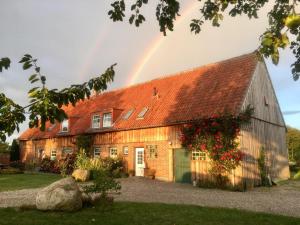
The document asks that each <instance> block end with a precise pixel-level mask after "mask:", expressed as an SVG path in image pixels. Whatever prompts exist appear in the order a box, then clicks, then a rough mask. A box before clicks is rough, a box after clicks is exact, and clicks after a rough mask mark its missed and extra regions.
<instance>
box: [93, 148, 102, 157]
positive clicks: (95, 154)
mask: <svg viewBox="0 0 300 225" xmlns="http://www.w3.org/2000/svg"><path fill="white" fill-rule="evenodd" d="M96 152H97V153H96ZM93 155H94V158H100V156H101V148H100V147H94V154H93Z"/></svg>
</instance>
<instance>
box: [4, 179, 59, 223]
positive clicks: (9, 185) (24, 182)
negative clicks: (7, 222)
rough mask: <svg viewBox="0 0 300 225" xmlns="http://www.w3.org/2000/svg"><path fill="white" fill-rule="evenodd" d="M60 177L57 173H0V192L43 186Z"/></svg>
mask: <svg viewBox="0 0 300 225" xmlns="http://www.w3.org/2000/svg"><path fill="white" fill-rule="evenodd" d="M61 178H62V177H61V176H60V175H58V174H47V173H32V174H26V173H25V174H0V192H1V191H13V190H19V189H25V188H38V187H44V186H47V185H49V184H51V183H52V182H54V181H56V180H59V179H61ZM0 224H1V221H0Z"/></svg>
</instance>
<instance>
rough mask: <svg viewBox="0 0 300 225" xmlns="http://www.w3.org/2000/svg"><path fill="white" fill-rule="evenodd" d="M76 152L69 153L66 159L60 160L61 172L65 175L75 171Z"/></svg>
mask: <svg viewBox="0 0 300 225" xmlns="http://www.w3.org/2000/svg"><path fill="white" fill-rule="evenodd" d="M76 157H77V156H76V154H74V153H73V154H67V156H66V157H65V158H64V159H61V160H60V162H59V165H60V166H59V167H60V174H61V175H62V176H63V177H65V176H66V175H70V174H72V173H73V170H74V168H75V161H76Z"/></svg>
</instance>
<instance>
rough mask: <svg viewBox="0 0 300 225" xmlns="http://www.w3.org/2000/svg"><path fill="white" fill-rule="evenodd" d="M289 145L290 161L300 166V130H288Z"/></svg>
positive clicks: (289, 128)
mask: <svg viewBox="0 0 300 225" xmlns="http://www.w3.org/2000/svg"><path fill="white" fill-rule="evenodd" d="M287 145H288V150H289V160H290V161H294V162H297V163H298V164H299V165H300V130H298V129H295V128H292V127H288V128H287Z"/></svg>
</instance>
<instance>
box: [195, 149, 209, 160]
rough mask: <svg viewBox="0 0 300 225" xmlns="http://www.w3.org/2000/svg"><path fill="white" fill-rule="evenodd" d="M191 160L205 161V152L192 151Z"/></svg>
mask: <svg viewBox="0 0 300 225" xmlns="http://www.w3.org/2000/svg"><path fill="white" fill-rule="evenodd" d="M192 160H206V154H205V152H201V151H200V150H193V151H192Z"/></svg>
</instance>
